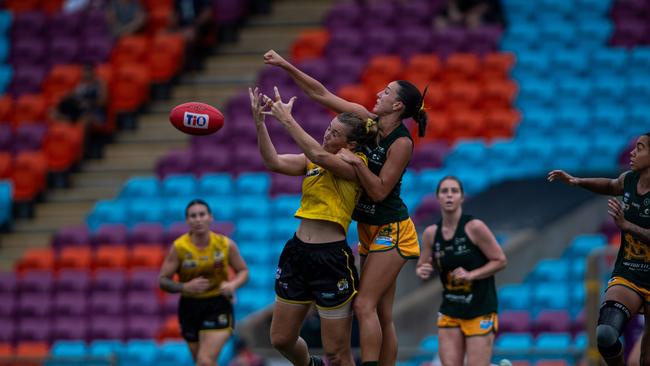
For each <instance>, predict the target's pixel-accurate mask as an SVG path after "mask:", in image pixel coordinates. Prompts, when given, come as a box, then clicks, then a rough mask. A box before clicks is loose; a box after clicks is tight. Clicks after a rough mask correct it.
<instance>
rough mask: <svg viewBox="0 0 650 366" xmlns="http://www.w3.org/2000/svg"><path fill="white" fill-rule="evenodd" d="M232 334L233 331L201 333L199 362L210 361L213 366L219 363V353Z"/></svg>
mask: <svg viewBox="0 0 650 366" xmlns="http://www.w3.org/2000/svg"><path fill="white" fill-rule="evenodd" d="M231 333H232V331H231V330H230V329H211V330H202V331H200V332H199V350H198V353H197V361H199V362H201V361H202V360H203V361H209V362H210V364H211V365H214V363H215V362H217V358H219V353H221V349H222V348H223V345H224V344H226V342H227V341H228V339H229V338H230V335H231Z"/></svg>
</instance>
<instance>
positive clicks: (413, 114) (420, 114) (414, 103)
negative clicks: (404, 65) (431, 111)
mask: <svg viewBox="0 0 650 366" xmlns="http://www.w3.org/2000/svg"><path fill="white" fill-rule="evenodd" d="M397 84H398V85H399V86H400V88H399V90H398V91H397V96H398V98H399V100H400V101H401V102H402V103H403V104H404V111H403V112H402V115H401V116H400V117H401V118H402V119H406V118H413V120H415V122H416V123H417V124H418V136H420V137H422V136H424V134H425V133H426V130H427V113H426V110H425V108H424V96H425V95H426V93H427V90H428V89H429V86H428V85H427V86H426V87H425V88H424V92H423V93H422V94H420V91H419V90H418V88H417V87H416V86H415V85H413V84H412V83H410V82H408V81H406V80H398V81H397Z"/></svg>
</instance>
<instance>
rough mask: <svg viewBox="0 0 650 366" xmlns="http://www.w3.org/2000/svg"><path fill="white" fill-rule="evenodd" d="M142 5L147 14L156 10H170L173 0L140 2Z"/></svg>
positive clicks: (144, 0)
mask: <svg viewBox="0 0 650 366" xmlns="http://www.w3.org/2000/svg"><path fill="white" fill-rule="evenodd" d="M141 2H142V5H144V7H145V8H146V9H147V12H151V11H155V10H156V9H161V8H162V9H171V8H172V6H173V4H174V0H142V1H141Z"/></svg>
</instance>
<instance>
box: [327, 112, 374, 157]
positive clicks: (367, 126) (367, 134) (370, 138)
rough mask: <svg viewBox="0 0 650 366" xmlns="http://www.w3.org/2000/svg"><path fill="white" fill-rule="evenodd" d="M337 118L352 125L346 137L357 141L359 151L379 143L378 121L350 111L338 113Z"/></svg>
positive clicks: (349, 125) (347, 124)
mask: <svg viewBox="0 0 650 366" xmlns="http://www.w3.org/2000/svg"><path fill="white" fill-rule="evenodd" d="M336 119H338V120H339V122H341V123H342V124H344V125H346V126H348V127H350V132H348V135H347V136H346V139H347V140H348V142H356V143H357V145H358V146H357V151H361V150H362V149H363V148H364V147H374V146H375V145H377V134H378V132H379V127H378V126H377V122H376V121H374V120H372V119H366V120H364V119H362V118H360V117H357V116H356V115H355V114H352V113H348V112H343V113H340V114H338V115H337V116H336Z"/></svg>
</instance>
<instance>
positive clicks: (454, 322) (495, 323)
mask: <svg viewBox="0 0 650 366" xmlns="http://www.w3.org/2000/svg"><path fill="white" fill-rule="evenodd" d="M438 328H460V331H461V332H463V335H465V337H471V336H482V335H486V334H489V333H491V332H494V333H496V332H497V330H498V329H499V317H498V316H497V313H490V314H487V315H481V316H478V317H476V318H472V319H461V318H452V317H451V316H447V315H445V314H441V313H438Z"/></svg>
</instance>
